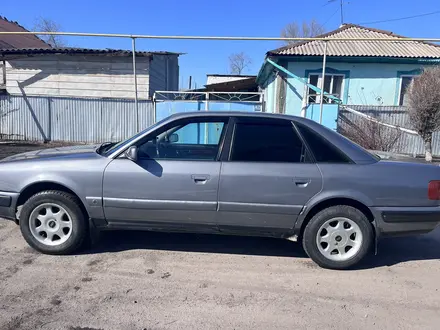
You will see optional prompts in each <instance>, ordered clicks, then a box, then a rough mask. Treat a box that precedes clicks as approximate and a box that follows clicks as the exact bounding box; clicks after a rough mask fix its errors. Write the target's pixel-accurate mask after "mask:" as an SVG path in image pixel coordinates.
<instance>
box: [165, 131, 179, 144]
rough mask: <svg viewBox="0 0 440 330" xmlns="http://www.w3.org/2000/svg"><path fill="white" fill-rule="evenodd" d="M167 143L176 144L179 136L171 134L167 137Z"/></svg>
mask: <svg viewBox="0 0 440 330" xmlns="http://www.w3.org/2000/svg"><path fill="white" fill-rule="evenodd" d="M168 141H169V142H170V143H176V142H178V141H179V135H177V134H175V133H173V134H171V135H170V136H169V137H168Z"/></svg>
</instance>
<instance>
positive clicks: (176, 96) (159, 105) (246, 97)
mask: <svg viewBox="0 0 440 330" xmlns="http://www.w3.org/2000/svg"><path fill="white" fill-rule="evenodd" d="M153 101H154V114H155V121H159V120H161V119H163V118H166V117H168V116H170V115H172V114H175V113H180V112H191V111H264V99H263V93H253V92H234V93H229V92H169V91H159V92H155V93H154V96H153Z"/></svg>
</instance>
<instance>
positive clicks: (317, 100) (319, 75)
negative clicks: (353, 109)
mask: <svg viewBox="0 0 440 330" xmlns="http://www.w3.org/2000/svg"><path fill="white" fill-rule="evenodd" d="M325 75H326V76H331V77H332V78H331V80H330V90H332V89H333V77H335V76H337V77H342V82H341V94H340V95H339V98H340V99H342V97H343V95H344V86H345V74H343V73H326V74H325ZM310 76H318V86H316V87H318V88H321V86H322V73H309V76H308V78H307V81H308V83H309V84H310ZM312 95H314V94H312ZM331 95H332V94H331ZM309 97H310V95H309V87H308V86H307V88H306V100H307V104H317V103H320V102H321V95H320V94H318V95H316V102H315V103H309ZM333 102H334V101H333V100H329V102H328V103H333ZM328 103H325V104H328Z"/></svg>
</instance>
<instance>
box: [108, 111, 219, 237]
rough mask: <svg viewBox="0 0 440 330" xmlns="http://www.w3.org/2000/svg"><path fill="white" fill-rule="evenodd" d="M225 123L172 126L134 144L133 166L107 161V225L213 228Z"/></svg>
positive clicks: (119, 160) (208, 121)
mask: <svg viewBox="0 0 440 330" xmlns="http://www.w3.org/2000/svg"><path fill="white" fill-rule="evenodd" d="M225 118H227V117H218V118H216V117H197V118H191V119H180V120H176V121H174V122H171V123H170V124H168V125H165V126H164V127H161V128H158V129H157V130H156V131H154V132H153V133H150V134H148V136H146V137H145V138H143V139H141V140H140V141H139V142H138V143H136V146H137V160H136V161H132V160H130V159H127V158H126V157H124V155H121V156H120V157H118V158H116V159H115V160H113V161H112V162H111V163H110V164H109V165H108V167H107V168H106V170H105V173H104V182H103V207H104V212H105V216H106V219H107V221H108V222H109V224H110V225H115V226H117V225H125V226H126V225H132V226H135V227H142V226H147V227H149V226H160V227H163V226H182V225H194V229H196V227H197V226H213V227H215V228H216V221H215V216H216V211H217V195H218V183H219V175H220V161H219V160H218V153H219V149H220V145H221V143H220V142H221V141H222V139H223V131H224V130H225V129H226V125H227V119H225ZM179 228H184V227H179Z"/></svg>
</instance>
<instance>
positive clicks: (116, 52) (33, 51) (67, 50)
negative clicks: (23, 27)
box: [0, 47, 182, 56]
mask: <svg viewBox="0 0 440 330" xmlns="http://www.w3.org/2000/svg"><path fill="white" fill-rule="evenodd" d="M57 54H68V55H77V54H83V55H107V56H132V52H131V51H130V50H124V49H91V48H73V47H63V48H10V49H2V48H0V56H2V55H3V56H5V55H57ZM152 55H176V56H179V55H182V53H173V52H166V51H137V52H136V56H152Z"/></svg>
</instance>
